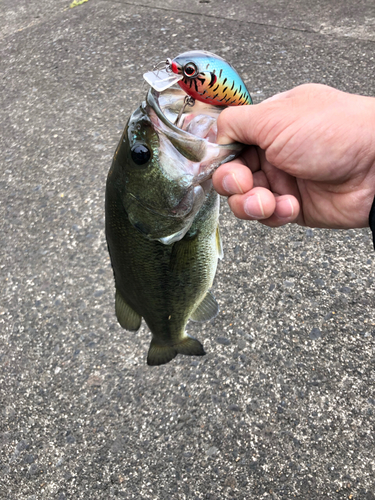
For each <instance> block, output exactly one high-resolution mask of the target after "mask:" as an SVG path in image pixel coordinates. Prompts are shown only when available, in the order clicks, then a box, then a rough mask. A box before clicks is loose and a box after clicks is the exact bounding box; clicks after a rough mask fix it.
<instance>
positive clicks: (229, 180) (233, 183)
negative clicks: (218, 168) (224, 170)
mask: <svg viewBox="0 0 375 500" xmlns="http://www.w3.org/2000/svg"><path fill="white" fill-rule="evenodd" d="M223 188H224V189H225V191H226V192H227V193H229V194H243V191H242V189H241V186H240V185H239V184H238V181H237V178H236V176H235V175H234V173H230V174H227V175H226V176H225V177H224V179H223Z"/></svg>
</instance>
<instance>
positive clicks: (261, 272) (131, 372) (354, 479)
mask: <svg viewBox="0 0 375 500" xmlns="http://www.w3.org/2000/svg"><path fill="white" fill-rule="evenodd" d="M68 5H69V2H65V1H62V0H55V1H54V2H52V1H51V0H49V1H46V2H37V1H35V0H30V1H26V0H22V1H21V0H20V1H19V2H13V1H12V2H10V1H9V0H5V1H4V2H3V3H2V13H1V16H0V17H1V19H0V21H1V22H0V25H1V31H0V34H1V36H2V38H1V40H0V50H1V53H0V61H1V62H0V64H1V75H2V78H1V81H0V86H1V93H0V95H1V104H2V106H1V110H0V116H1V124H2V134H1V137H0V144H1V151H2V154H1V170H0V190H1V196H0V207H1V214H2V217H1V232H0V253H1V259H0V269H1V271H0V280H1V301H0V412H1V418H0V498H1V499H4V500H5V499H6V500H67V499H74V500H79V499H89V500H96V499H115V498H125V499H142V500H143V499H153V500H155V499H189V500H190V499H192V500H198V499H199V500H201V499H202V500H203V499H206V500H219V499H223V498H229V499H236V500H240V499H253V498H265V499H273V500H278V499H280V500H281V499H283V500H284V499H285V500H289V499H293V498H297V499H301V500H306V499H307V500H309V499H311V500H316V499H318V498H319V499H322V500H328V499H337V500H341V499H354V500H375V460H374V456H375V451H374V450H375V438H374V436H375V357H374V354H375V312H374V290H375V283H374V280H375V272H374V258H375V254H374V251H373V248H372V244H371V238H370V231H369V230H368V229H363V230H349V231H329V230H317V229H309V228H300V227H295V226H289V227H285V228H281V229H276V230H275V229H269V228H266V227H263V226H261V225H260V224H258V223H255V222H254V223H249V222H245V221H239V220H236V219H235V218H234V216H233V215H232V214H231V213H230V212H229V209H228V207H227V205H226V203H225V200H223V204H222V210H221V230H222V236H223V242H224V251H225V257H224V260H223V261H221V262H220V264H219V269H218V273H217V277H216V280H215V283H214V287H213V292H214V294H215V296H216V298H217V300H218V302H219V304H220V307H221V312H220V314H219V315H218V316H217V317H216V318H215V320H213V321H212V322H210V323H208V324H205V325H203V326H202V325H200V324H197V323H189V324H188V327H187V329H188V332H190V333H191V334H193V335H194V336H197V337H198V338H199V339H200V340H201V341H202V342H203V344H204V347H205V350H206V351H207V355H206V356H205V357H203V358H190V357H183V356H178V357H177V358H176V359H175V360H173V361H172V362H171V363H169V364H168V365H166V366H162V367H157V368H150V367H148V366H147V365H146V353H147V349H148V345H149V341H150V333H149V331H148V329H147V327H146V326H144V325H143V326H142V328H141V329H140V331H139V332H137V333H136V334H132V333H129V332H125V331H123V330H121V328H120V326H119V325H118V324H117V322H116V319H115V316H114V286H113V278H112V271H111V268H110V263H109V257H108V254H107V249H106V243H105V236H104V186H105V179H106V174H107V171H108V169H109V166H110V163H111V158H112V155H113V153H114V149H115V147H116V144H117V141H118V140H119V137H120V135H121V132H122V130H123V128H124V125H125V122H126V120H127V118H128V116H129V115H130V113H131V112H132V111H133V110H134V109H135V107H136V106H138V104H139V103H140V101H141V100H142V99H143V98H144V95H145V92H146V86H144V85H143V83H142V78H141V75H142V72H144V71H145V70H146V69H149V68H150V67H151V66H152V65H153V64H154V63H156V62H158V61H159V60H162V59H164V58H166V57H173V56H175V55H177V54H178V53H179V52H182V51H184V50H188V49H206V50H211V51H213V52H216V53H218V54H220V55H222V56H224V57H225V58H227V59H228V60H229V61H230V62H231V63H232V64H233V65H234V66H235V68H236V69H237V70H238V72H239V73H240V74H241V75H242V76H243V78H244V80H245V82H246V84H247V85H248V88H249V90H250V92H251V94H252V95H253V97H254V100H255V102H259V101H261V100H263V99H265V98H266V97H269V96H271V95H272V94H274V93H276V92H279V91H283V90H286V89H288V88H291V87H292V86H295V85H297V84H301V83H304V82H320V83H326V84H328V85H333V86H335V87H337V88H340V89H342V90H345V91H349V92H356V93H362V94H365V95H372V96H374V95H375V83H374V82H375V81H374V57H375V56H374V53H375V50H374V49H375V45H374V32H375V30H374V23H375V14H374V11H373V3H372V2H369V1H365V0H362V1H359V2H356V3H355V4H354V3H351V2H348V0H345V1H338V0H335V1H332V2H328V1H320V2H318V3H316V4H315V6H314V7H312V6H310V5H309V3H308V2H304V1H302V0H300V1H299V2H296V3H295V6H294V7H293V8H291V7H290V3H289V2H288V3H287V2H283V1H282V0H274V1H268V2H260V1H259V2H246V1H245V0H233V1H231V2H225V0H221V1H219V0H218V1H217V2H213V1H208V0H204V1H203V0H201V1H198V0H193V1H191V0H189V1H187V0H173V2H172V0H168V1H165V2H163V1H162V0H150V1H147V0H144V2H143V5H140V4H139V3H138V2H121V1H112V0H107V1H96V0H89V1H88V2H86V3H84V4H83V5H81V6H79V7H76V8H74V9H69V8H68ZM371 6H372V10H371Z"/></svg>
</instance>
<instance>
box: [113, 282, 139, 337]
mask: <svg viewBox="0 0 375 500" xmlns="http://www.w3.org/2000/svg"><path fill="white" fill-rule="evenodd" d="M115 311H116V316H117V320H118V322H119V323H120V325H121V326H122V328H125V330H131V331H136V330H138V329H139V327H140V326H141V321H142V317H141V316H140V315H139V314H138V313H136V312H135V311H134V310H133V309H132V308H131V307H130V306H129V305H128V304H127V303H126V302H125V300H124V298H123V297H122V295H121V293H120V292H119V291H118V290H116V302H115Z"/></svg>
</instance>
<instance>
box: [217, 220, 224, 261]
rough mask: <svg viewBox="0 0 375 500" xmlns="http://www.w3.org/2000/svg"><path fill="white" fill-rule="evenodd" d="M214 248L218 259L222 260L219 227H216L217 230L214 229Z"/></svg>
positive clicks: (221, 242) (222, 252) (222, 253)
mask: <svg viewBox="0 0 375 500" xmlns="http://www.w3.org/2000/svg"><path fill="white" fill-rule="evenodd" d="M216 248H217V256H218V258H219V259H222V258H223V257H224V251H223V241H222V239H221V234H220V227H219V226H217V228H216Z"/></svg>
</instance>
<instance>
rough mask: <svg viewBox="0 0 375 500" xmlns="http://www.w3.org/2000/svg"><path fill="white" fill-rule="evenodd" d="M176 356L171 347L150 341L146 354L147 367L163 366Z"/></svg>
mask: <svg viewBox="0 0 375 500" xmlns="http://www.w3.org/2000/svg"><path fill="white" fill-rule="evenodd" d="M176 356H177V350H176V349H175V347H174V346H173V345H159V344H157V343H156V342H155V341H154V339H152V340H151V344H150V349H149V350H148V354H147V364H148V365H149V366H158V365H165V364H166V363H169V362H170V361H171V360H172V359H173V358H175V357H176Z"/></svg>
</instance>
